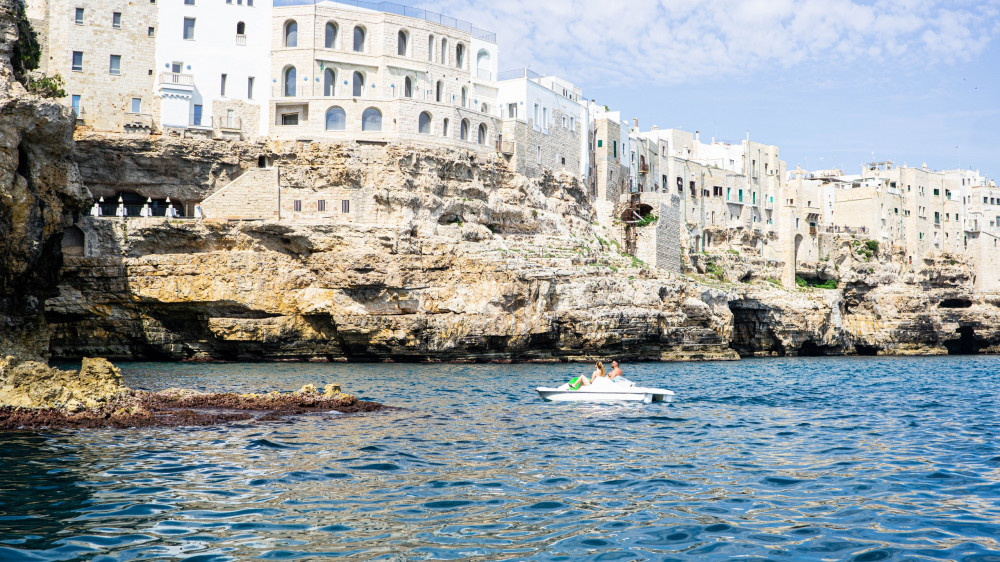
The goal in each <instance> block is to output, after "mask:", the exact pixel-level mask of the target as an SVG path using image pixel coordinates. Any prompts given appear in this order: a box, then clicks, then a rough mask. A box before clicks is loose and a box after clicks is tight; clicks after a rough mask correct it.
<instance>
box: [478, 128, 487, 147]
mask: <svg viewBox="0 0 1000 562" xmlns="http://www.w3.org/2000/svg"><path fill="white" fill-rule="evenodd" d="M478 141H479V144H486V123H480V124H479V138H478Z"/></svg>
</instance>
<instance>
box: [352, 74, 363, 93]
mask: <svg viewBox="0 0 1000 562" xmlns="http://www.w3.org/2000/svg"><path fill="white" fill-rule="evenodd" d="M364 90H365V77H364V75H363V74H361V73H360V72H355V73H354V97H356V98H359V97H361V93H362V92H364Z"/></svg>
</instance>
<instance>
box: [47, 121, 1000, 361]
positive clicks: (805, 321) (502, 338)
mask: <svg viewBox="0 0 1000 562" xmlns="http://www.w3.org/2000/svg"><path fill="white" fill-rule="evenodd" d="M135 143H139V145H136V146H133V144H135ZM183 143H187V144H186V145H185V146H186V148H184V147H183V146H181V144H183ZM82 146H83V148H82V149H81V150H83V151H84V154H86V155H87V156H86V158H82V159H81V162H82V161H83V160H87V161H88V162H89V164H88V165H87V166H85V167H84V178H85V180H86V181H94V182H96V183H97V184H99V185H102V186H104V187H101V188H100V189H108V190H111V189H120V188H122V186H128V185H138V184H146V183H149V182H153V183H155V182H156V181H158V180H157V178H159V177H160V176H159V174H161V173H162V170H169V169H184V170H186V171H181V172H179V173H178V177H179V178H182V181H180V183H181V184H183V185H182V186H179V187H176V190H175V191H171V189H172V188H170V187H169V186H170V185H172V184H170V183H169V182H168V183H164V184H163V185H162V186H161V187H160V189H162V190H164V191H161V192H158V194H160V195H161V196H171V197H179V196H180V195H181V194H184V196H185V197H191V198H201V197H204V196H205V195H207V194H208V193H210V192H211V191H213V190H215V189H217V188H218V187H219V185H218V184H219V183H220V181H221V180H220V179H219V178H224V177H233V176H235V175H238V174H239V173H240V171H239V170H240V169H245V168H247V167H250V166H256V163H257V162H256V160H257V158H259V157H260V156H264V157H266V158H267V159H268V160H269V161H271V162H273V163H274V164H275V165H277V166H279V168H280V177H281V178H282V179H281V181H282V182H283V183H282V186H283V187H288V188H295V189H302V190H305V191H308V190H310V189H322V188H326V187H329V186H345V189H354V190H359V192H365V193H366V194H367V196H370V201H371V202H370V204H369V205H368V206H367V207H365V213H364V214H363V216H359V217H357V218H355V219H353V220H352V221H350V222H347V221H346V220H338V219H337V218H336V217H334V218H325V219H322V220H314V221H308V220H298V221H289V220H285V221H277V222H275V221H245V222H227V221H208V220H206V221H192V220H184V221H178V220H173V221H167V220H164V219H160V218H154V219H131V220H128V221H125V222H120V221H116V220H109V219H91V218H89V217H88V218H86V219H84V220H82V221H81V222H80V223H79V225H78V226H79V227H80V228H81V229H82V230H83V231H84V233H85V237H86V238H87V240H88V242H87V248H88V251H87V255H85V256H76V255H74V256H67V258H66V260H65V266H64V270H63V273H64V275H65V281H64V283H63V284H62V285H61V286H60V288H59V296H58V297H56V298H53V299H50V300H49V301H48V303H47V306H46V316H47V318H48V320H49V323H50V327H51V329H52V333H53V337H52V343H51V351H52V353H53V355H54V356H55V357H58V358H65V359H73V358H79V357H82V356H90V355H101V356H107V357H112V358H120V359H186V360H209V359H224V360H268V359H270V360H279V359H280V360H286V359H287V360H292V359H298V360H363V361H378V360H397V361H552V360H589V359H592V358H597V357H599V358H607V357H616V358H619V359H629V360H638V359H646V360H672V359H732V358H736V357H738V356H739V355H743V356H751V355H762V356H767V355H817V354H853V353H857V354H877V353H881V354H917V353H919V354H941V353H968V352H994V351H997V350H998V349H1000V348H998V345H1000V331H998V328H997V326H1000V322H998V320H1000V308H998V307H997V305H996V304H994V303H1000V296H998V295H992V294H986V293H977V292H975V291H974V290H973V279H972V274H971V273H970V272H971V268H969V267H968V264H965V263H962V262H960V261H958V260H955V259H954V258H952V257H949V256H946V255H931V256H928V257H927V259H926V260H925V261H924V262H921V263H918V264H912V265H911V264H905V263H903V261H902V260H903V258H902V256H901V255H896V254H893V253H892V252H888V251H884V252H882V253H879V252H872V251H870V249H869V250H865V249H864V248H866V247H867V246H866V244H864V243H863V242H862V241H858V240H847V239H845V240H844V241H843V243H842V244H840V246H839V249H838V250H837V251H835V252H833V253H832V254H831V255H830V256H829V258H828V261H824V262H822V263H815V264H804V265H803V266H802V271H801V272H800V275H802V276H803V277H806V278H808V279H811V280H813V281H814V282H816V283H818V282H821V281H826V280H833V281H835V282H836V283H838V288H837V289H833V290H829V289H823V288H814V287H808V286H807V287H802V288H797V289H792V290H786V289H782V288H781V287H780V286H776V283H777V281H776V278H777V277H778V276H779V275H780V272H781V271H782V268H783V264H781V263H779V262H772V261H766V260H762V259H760V258H759V256H756V257H755V255H754V252H753V251H752V248H750V247H749V246H748V247H747V248H746V251H738V250H733V249H730V250H729V251H727V252H724V253H720V254H718V255H691V256H687V258H686V263H689V264H690V268H691V269H690V275H689V276H676V275H668V274H664V273H662V272H657V271H652V270H650V269H649V268H647V267H645V266H644V264H642V263H641V262H638V261H637V260H633V259H632V258H631V257H629V256H625V255H623V254H621V252H620V251H618V249H617V247H615V246H614V244H613V243H610V242H608V241H609V240H613V238H614V236H613V233H611V232H608V231H605V230H602V229H601V228H600V227H597V226H594V224H593V222H594V215H593V211H592V209H591V208H590V207H589V203H588V197H587V195H586V192H585V188H584V187H583V186H581V185H580V184H579V183H578V182H576V181H575V180H574V179H572V178H570V177H554V176H548V177H544V178H541V179H539V180H528V179H526V178H523V177H521V176H517V175H514V174H512V173H510V172H509V170H508V169H507V168H506V167H505V166H503V165H502V163H498V162H495V161H493V160H489V159H483V157H481V156H479V157H478V160H477V159H476V158H477V157H475V156H474V155H469V154H464V153H449V152H443V151H435V150H420V149H413V148H411V147H398V146H386V147H358V146H346V145H330V144H307V143H287V142H286V143H258V144H248V143H228V142H212V141H176V140H170V141H162V142H160V143H157V142H155V141H149V140H141V141H138V140H137V141H132V140H128V139H123V138H116V139H109V140H107V141H106V142H105V143H104V144H102V141H100V140H99V139H97V138H96V137H92V138H88V140H87V141H86V143H83V144H82ZM118 152H123V153H124V155H123V156H121V158H120V160H122V161H128V167H130V168H131V167H138V168H141V169H142V170H143V171H140V172H136V175H135V177H134V178H132V179H130V180H127V181H125V183H124V184H121V185H119V184H116V183H115V180H114V179H113V178H110V177H109V176H108V174H107V173H98V171H99V170H106V169H110V168H113V166H103V165H101V164H100V162H101V160H102V159H108V158H112V156H113V155H114V154H117V153H118ZM137 155H141V157H140V156H137ZM77 158H78V159H80V156H77ZM116 161H117V160H116ZM143 162H146V163H147V164H143ZM148 163H155V166H154V169H147V168H146V167H144V166H148V165H151V164H148ZM185 166H187V168H185ZM130 177H131V176H130ZM133 180H135V181H133ZM130 182H132V183H130ZM115 186H117V187H115Z"/></svg>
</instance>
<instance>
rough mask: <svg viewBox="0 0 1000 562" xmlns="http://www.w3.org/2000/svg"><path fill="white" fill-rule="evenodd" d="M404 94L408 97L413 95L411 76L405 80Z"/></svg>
mask: <svg viewBox="0 0 1000 562" xmlns="http://www.w3.org/2000/svg"><path fill="white" fill-rule="evenodd" d="M403 95H404V96H406V97H408V98H412V97H413V80H412V79H410V77H409V76H407V77H406V78H405V79H404V80H403Z"/></svg>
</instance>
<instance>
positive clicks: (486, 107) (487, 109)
mask: <svg viewBox="0 0 1000 562" xmlns="http://www.w3.org/2000/svg"><path fill="white" fill-rule="evenodd" d="M479 111H482V112H483V113H489V112H490V104H488V103H486V102H483V105H481V106H480V107H479Z"/></svg>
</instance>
